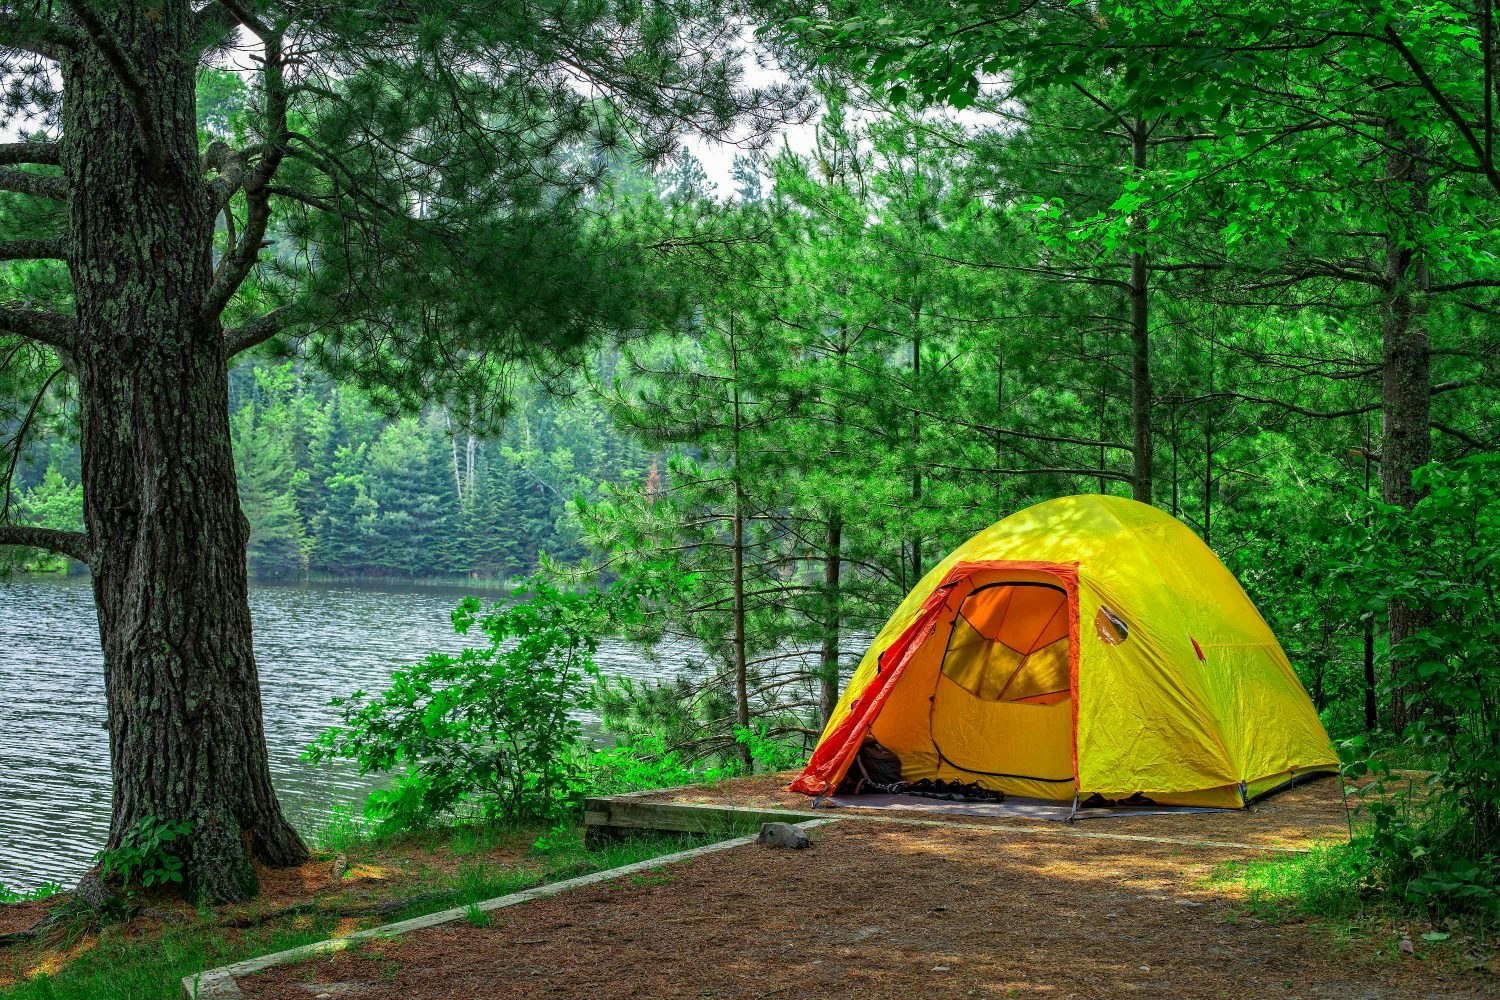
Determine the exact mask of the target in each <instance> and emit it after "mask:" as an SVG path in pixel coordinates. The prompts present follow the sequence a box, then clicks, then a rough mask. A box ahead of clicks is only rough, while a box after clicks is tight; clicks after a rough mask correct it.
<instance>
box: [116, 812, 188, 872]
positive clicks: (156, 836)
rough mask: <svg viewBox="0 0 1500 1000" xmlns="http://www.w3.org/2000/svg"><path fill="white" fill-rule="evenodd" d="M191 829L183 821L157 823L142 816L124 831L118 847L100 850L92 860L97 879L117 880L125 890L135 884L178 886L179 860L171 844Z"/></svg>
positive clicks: (154, 819)
mask: <svg viewBox="0 0 1500 1000" xmlns="http://www.w3.org/2000/svg"><path fill="white" fill-rule="evenodd" d="M192 829H193V824H191V823H189V822H186V821H175V822H174V821H170V820H163V821H158V820H157V818H156V817H155V816H142V817H141V818H140V820H139V821H138V822H137V823H136V824H135V826H133V827H131V828H130V829H129V830H127V831H125V836H123V837H121V838H120V846H119V847H116V848H115V849H114V850H112V851H103V852H101V853H100V854H99V855H98V856H97V857H96V858H95V860H96V861H98V863H99V875H100V877H101V878H106V879H108V878H116V877H118V878H119V880H120V884H121V886H122V887H123V888H125V889H129V888H131V886H132V884H133V883H135V882H139V883H140V884H141V885H142V886H144V887H145V888H147V889H150V888H151V887H153V886H159V885H167V884H168V883H180V882H181V881H182V859H181V858H180V857H178V856H177V855H176V854H175V853H173V851H172V846H171V845H172V844H173V843H174V842H175V841H176V840H177V839H178V838H180V837H185V836H187V835H188V834H189V833H190V832H192Z"/></svg>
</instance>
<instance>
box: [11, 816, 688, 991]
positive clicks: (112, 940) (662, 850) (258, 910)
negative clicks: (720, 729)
mask: <svg viewBox="0 0 1500 1000" xmlns="http://www.w3.org/2000/svg"><path fill="white" fill-rule="evenodd" d="M318 839H319V841H320V843H322V844H323V845H324V849H323V850H320V851H317V852H315V854H314V856H313V858H312V859H311V860H310V861H308V862H307V863H306V864H303V865H301V866H300V867H297V868H290V869H282V870H275V869H263V870H261V871H259V872H258V873H257V874H258V875H259V877H260V879H261V894H260V896H259V898H258V899H257V900H256V901H254V902H253V903H248V904H241V905H236V906H223V907H218V908H213V909H206V908H205V909H196V910H195V909H193V908H191V907H189V906H187V905H186V904H184V903H181V902H168V901H165V900H155V899H150V898H147V897H141V898H140V899H139V900H138V902H139V904H140V905H141V907H142V908H141V909H140V911H139V912H137V913H136V915H135V916H134V918H133V919H131V920H129V921H127V922H123V923H113V924H103V925H101V924H99V923H97V922H93V921H88V920H85V919H83V918H81V917H74V916H65V917H64V918H63V919H61V920H59V921H58V922H57V923H56V924H54V925H53V926H51V927H50V928H48V929H47V930H46V932H45V933H43V934H41V935H40V936H38V937H37V938H35V939H33V940H22V941H17V942H16V943H13V944H9V945H5V944H0V996H3V997H7V998H16V1000H23V998H24V1000H43V998H45V1000H53V998H58V1000H62V998H78V1000H157V998H160V1000H177V998H178V997H180V996H181V992H182V986H181V982H182V977H184V976H188V975H192V974H193V973H196V972H199V971H202V970H203V969H211V968H215V967H217V966H220V965H225V964H227V963H230V962H236V961H241V960H243V959H246V958H250V957H253V956H256V955H263V954H267V953H270V952H275V951H281V950H283V949H286V948H292V947H296V946H297V945H302V944H309V943H311V942H314V941H322V940H324V939H326V938H329V937H333V936H335V935H337V934H346V933H349V932H350V931H354V930H359V929H361V928H364V927H373V926H377V925H380V924H386V923H391V922H393V921H397V920H403V919H406V918H408V917H414V916H419V915H422V914H425V913H432V912H434V911H437V910H442V909H447V908H450V907H456V906H464V905H466V904H469V903H473V902H477V901H479V900H484V899H491V898H494V897H496V896H502V895H505V894H507V893H511V892H518V891H520V890H522V889H526V888H530V887H532V886H535V885H541V884H544V883H548V882H555V881H559V880H562V879H567V878H572V877H574V876H577V875H582V874H586V873H589V872H594V871H602V870H604V869H608V868H617V867H620V866H621V865H626V864H630V863H632V862H635V861H640V860H643V859H645V858H650V857H655V856H657V855H660V854H667V853H671V852H672V851H677V850H681V849H683V848H684V847H687V846H692V844H693V843H695V842H694V841H690V840H684V839H667V838H657V839H637V840H630V841H624V842H620V843H615V844H611V845H608V846H607V847H605V848H603V849H601V850H586V849H585V848H584V846H583V841H582V836H581V832H580V831H578V830H576V829H567V830H554V831H550V832H543V831H542V830H540V829H531V828H497V827H482V826H470V827H461V828H455V829H447V830H437V831H431V832H428V833H423V834H413V835H407V836H401V837H395V838H390V839H386V840H373V841H372V840H366V839H361V838H360V837H358V836H355V835H351V829H350V828H348V827H345V828H344V829H342V830H340V829H338V828H333V829H330V830H327V831H325V832H324V833H323V835H322V836H321V837H319V838H318ZM68 905H69V904H68V901H67V899H66V898H65V897H62V896H55V897H51V898H50V899H45V900H34V901H25V902H19V903H11V904H8V905H5V906H0V935H9V934H14V933H16V932H25V931H26V930H27V929H28V928H31V927H33V926H34V925H35V924H36V923H37V922H38V921H39V920H40V919H42V918H43V917H45V916H47V915H48V912H49V911H51V910H53V909H55V908H57V907H63V908H66V907H67V906H68Z"/></svg>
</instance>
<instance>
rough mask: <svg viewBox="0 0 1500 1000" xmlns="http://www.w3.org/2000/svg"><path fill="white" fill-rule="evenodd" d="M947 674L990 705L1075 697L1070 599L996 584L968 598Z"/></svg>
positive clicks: (951, 642)
mask: <svg viewBox="0 0 1500 1000" xmlns="http://www.w3.org/2000/svg"><path fill="white" fill-rule="evenodd" d="M943 674H944V676H946V677H947V678H948V679H949V680H951V681H953V683H955V684H957V685H958V686H959V687H961V688H963V689H964V690H965V691H967V692H969V693H970V694H972V695H973V696H974V697H976V698H980V699H982V700H984V701H1007V702H1020V703H1024V704H1032V705H1051V704H1055V703H1056V702H1059V701H1062V700H1064V699H1065V698H1067V697H1068V695H1069V670H1068V596H1067V593H1066V592H1065V591H1064V590H1063V589H1062V588H1061V587H1053V586H1051V585H1049V584H1042V583H996V584H990V585H988V586H984V587H979V588H978V589H976V590H975V591H974V592H973V593H972V594H970V595H969V596H968V598H966V599H965V600H964V603H963V606H962V607H961V608H960V609H959V613H958V616H957V618H956V619H955V620H954V623H953V633H952V635H950V636H949V639H948V649H947V652H946V653H944V655H943Z"/></svg>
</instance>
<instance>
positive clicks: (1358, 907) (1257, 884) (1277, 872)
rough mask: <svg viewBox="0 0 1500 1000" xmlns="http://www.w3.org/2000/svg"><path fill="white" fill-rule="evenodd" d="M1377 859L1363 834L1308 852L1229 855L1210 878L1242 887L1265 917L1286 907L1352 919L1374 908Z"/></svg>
mask: <svg viewBox="0 0 1500 1000" xmlns="http://www.w3.org/2000/svg"><path fill="white" fill-rule="evenodd" d="M1374 871H1375V864H1374V861H1373V859H1371V857H1370V855H1369V851H1368V848H1367V847H1366V845H1365V843H1364V842H1363V841H1361V840H1354V841H1351V842H1349V843H1344V844H1328V845H1325V846H1321V847H1314V848H1313V849H1312V850H1311V851H1310V852H1309V853H1307V854H1300V855H1290V856H1283V857H1275V858H1261V859H1256V860H1253V861H1229V862H1225V863H1224V864H1222V865H1220V866H1219V867H1218V868H1216V869H1215V870H1214V872H1213V874H1212V876H1210V882H1211V883H1212V884H1214V885H1216V886H1219V887H1228V888H1233V889H1235V890H1237V892H1238V894H1239V895H1240V896H1241V898H1242V899H1243V901H1244V904H1245V906H1246V908H1247V909H1249V910H1250V911H1251V912H1252V913H1253V914H1254V915H1255V916H1257V917H1259V918H1260V919H1262V920H1271V919H1276V918H1277V917H1279V916H1280V915H1282V914H1284V913H1303V914H1308V915H1311V916H1318V917H1327V918H1331V919H1347V918H1350V917H1356V916H1360V915H1362V914H1365V913H1367V912H1369V910H1370V908H1371V905H1372V899H1373V897H1374V895H1375V892H1376V889H1377V886H1376V885H1375V883H1374V881H1373V878H1374V876H1373V872H1374Z"/></svg>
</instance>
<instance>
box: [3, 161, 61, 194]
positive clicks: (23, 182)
mask: <svg viewBox="0 0 1500 1000" xmlns="http://www.w3.org/2000/svg"><path fill="white" fill-rule="evenodd" d="M0 191H10V192H13V193H15V194H29V195H31V196H32V197H33V198H52V199H54V200H55V201H67V200H68V182H67V181H65V180H64V179H63V178H61V177H55V176H52V175H50V174H33V173H31V172H30V171H27V170H11V169H4V170H0Z"/></svg>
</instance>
